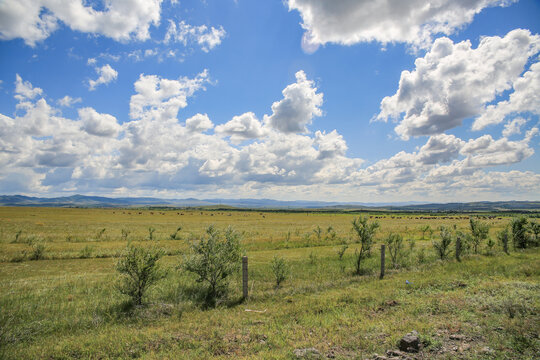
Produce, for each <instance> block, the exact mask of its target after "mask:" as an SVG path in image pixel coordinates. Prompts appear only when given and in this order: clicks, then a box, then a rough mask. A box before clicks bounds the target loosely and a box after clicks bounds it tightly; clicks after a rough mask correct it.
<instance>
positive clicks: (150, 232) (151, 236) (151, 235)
mask: <svg viewBox="0 0 540 360" xmlns="http://www.w3.org/2000/svg"><path fill="white" fill-rule="evenodd" d="M155 231H156V229H155V228H153V227H151V226H150V227H149V228H148V240H154V232H155Z"/></svg>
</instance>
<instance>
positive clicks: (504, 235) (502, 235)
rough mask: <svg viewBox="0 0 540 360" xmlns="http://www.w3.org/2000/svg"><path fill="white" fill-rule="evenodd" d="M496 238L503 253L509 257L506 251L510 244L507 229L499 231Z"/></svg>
mask: <svg viewBox="0 0 540 360" xmlns="http://www.w3.org/2000/svg"><path fill="white" fill-rule="evenodd" d="M497 238H498V239H499V242H500V243H501V245H502V247H503V251H504V252H505V253H506V254H508V255H510V252H509V250H508V243H509V242H510V234H509V233H508V227H505V228H504V229H502V230H501V231H499V232H498V233H497Z"/></svg>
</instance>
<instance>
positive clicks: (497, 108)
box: [473, 36, 540, 130]
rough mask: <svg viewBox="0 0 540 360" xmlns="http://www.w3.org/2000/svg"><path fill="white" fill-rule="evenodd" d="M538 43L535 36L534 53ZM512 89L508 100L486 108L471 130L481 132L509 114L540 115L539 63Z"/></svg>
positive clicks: (517, 81) (532, 66)
mask: <svg viewBox="0 0 540 360" xmlns="http://www.w3.org/2000/svg"><path fill="white" fill-rule="evenodd" d="M538 43H539V38H538V36H537V37H536V47H535V50H536V51H538V49H539V47H540V45H539V44H538ZM538 59H539V58H537V59H536V60H538ZM513 88H514V92H512V93H511V94H510V98H509V99H508V100H504V101H500V102H498V103H496V104H491V105H488V106H487V107H486V110H485V112H484V113H483V114H482V115H481V116H480V117H479V118H478V119H476V120H475V121H474V124H473V130H481V129H483V128H484V127H486V126H488V125H491V124H498V123H500V122H502V121H503V120H504V119H505V118H506V117H507V116H508V115H510V114H516V113H525V112H531V113H533V114H536V115H540V62H536V63H534V64H532V65H531V67H530V69H529V70H528V71H527V72H526V73H525V74H523V76H522V77H520V78H518V79H517V80H516V81H514V84H513Z"/></svg>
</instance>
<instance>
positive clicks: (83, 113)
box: [79, 107, 120, 137]
mask: <svg viewBox="0 0 540 360" xmlns="http://www.w3.org/2000/svg"><path fill="white" fill-rule="evenodd" d="M79 117H80V118H81V121H82V123H83V127H82V128H83V130H84V131H86V132H87V133H89V134H92V135H96V136H105V137H116V136H117V135H118V133H119V131H120V125H118V122H117V121H116V118H115V117H114V116H112V115H109V114H100V113H98V112H97V111H96V110H94V109H92V108H89V107H86V108H82V109H79Z"/></svg>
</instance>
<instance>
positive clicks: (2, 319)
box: [0, 208, 540, 359]
mask: <svg viewBox="0 0 540 360" xmlns="http://www.w3.org/2000/svg"><path fill="white" fill-rule="evenodd" d="M113 212H114V214H113ZM122 212H124V214H122ZM128 212H131V214H128ZM138 212H139V210H108V209H106V210H100V209H42V208H29V209H21V208H0V221H1V226H2V227H1V229H2V230H1V232H0V238H1V244H0V246H1V247H0V257H1V258H2V259H3V262H2V263H0V358H6V359H38V358H46V359H70V358H91V359H97V358H149V359H152V358H182V359H207V358H218V359H219V358H223V359H226V358H235V359H236V358H245V359H248V358H252V359H255V358H257V359H260V358H263V359H266V358H269V359H273V358H275V359H290V358H292V352H293V350H294V349H295V348H305V347H315V348H317V349H318V350H319V351H320V352H321V353H323V354H324V355H327V354H329V353H332V354H334V355H335V356H336V358H343V359H345V358H359V359H362V358H368V357H372V355H373V354H374V353H379V354H382V353H384V352H385V351H386V350H387V349H395V348H396V344H397V342H398V340H399V338H400V337H401V336H403V335H404V334H405V333H408V332H410V331H411V330H413V329H415V330H417V331H418V332H419V333H420V334H421V336H422V339H423V342H424V344H425V349H424V350H423V355H422V356H423V357H424V358H430V359H431V358H440V359H451V358H456V357H460V358H466V359H483V358H485V359H529V358H530V359H533V358H535V356H536V355H537V354H538V353H539V352H540V340H539V335H538V334H540V250H539V249H530V250H526V251H520V252H512V253H511V255H505V254H503V253H502V252H501V250H500V247H499V246H498V245H497V247H496V249H495V250H496V251H495V255H494V256H484V255H474V256H473V255H469V256H465V257H464V258H463V261H462V262H460V263H458V262H455V261H454V260H448V261H445V262H440V261H437V260H436V259H435V253H434V252H433V250H432V248H431V242H430V241H429V240H427V239H426V240H421V231H420V230H419V227H420V226H421V225H423V224H426V223H427V224H430V225H431V226H432V228H435V227H436V226H438V225H440V224H446V225H453V224H454V223H455V224H457V226H458V227H462V228H463V229H465V228H466V226H467V225H468V224H467V220H466V219H440V218H439V219H436V220H425V219H415V217H417V216H416V215H414V216H412V215H404V216H402V218H401V219H396V218H394V219H392V217H391V216H390V215H388V216H384V218H383V219H379V221H380V222H381V233H379V234H378V235H377V241H378V242H380V239H382V237H383V236H384V235H385V234H387V233H388V232H390V231H393V232H400V233H402V234H403V235H404V237H405V238H407V237H408V236H410V237H414V238H415V239H416V240H417V242H416V249H415V251H414V252H413V253H412V254H411V256H410V257H408V258H407V259H405V260H404V261H403V263H402V267H401V268H399V269H397V270H389V269H387V273H386V277H385V279H384V280H379V279H378V267H379V259H378V248H379V244H376V246H375V249H374V256H372V257H371V258H370V259H368V260H367V262H366V264H365V268H366V272H367V273H368V275H365V276H354V275H352V272H353V268H354V266H353V256H354V250H355V248H356V245H350V247H349V249H347V251H346V252H345V255H344V256H343V259H342V260H340V259H339V258H338V254H337V251H338V249H339V248H340V247H341V245H340V243H341V242H342V241H343V239H345V240H346V239H349V238H350V237H351V236H352V234H351V233H350V221H351V220H352V217H353V215H351V214H312V213H310V214H306V213H301V214H297V213H293V214H287V213H262V215H261V213H259V212H237V211H234V212H215V213H213V215H214V216H210V214H212V213H211V212H203V214H202V215H201V214H200V212H187V211H183V212H182V211H161V213H164V214H165V215H161V214H160V212H159V211H153V212H154V214H153V215H151V214H150V211H148V210H144V211H142V210H141V212H142V214H140V215H139V214H138ZM178 213H184V215H179V214H178ZM229 214H230V216H229ZM33 215H35V216H33ZM263 216H264V217H263ZM377 216H380V215H377ZM404 217H407V218H408V219H404ZM411 217H412V219H411ZM509 220H510V219H509V218H502V219H501V220H498V219H493V220H489V221H490V222H492V223H493V226H492V229H491V232H490V234H494V232H495V231H497V229H500V228H502V227H503V226H505V224H506V223H508V222H509ZM210 223H214V224H216V226H218V227H221V228H223V227H225V226H226V225H229V224H230V225H233V226H234V227H235V228H236V229H237V230H239V231H240V232H244V240H243V245H244V248H245V249H246V253H247V255H248V257H249V269H250V283H249V287H250V298H249V299H248V300H247V301H245V302H240V298H241V284H240V274H237V275H236V276H235V277H234V278H233V279H232V281H231V287H230V288H231V293H230V295H229V298H228V300H227V301H225V302H223V303H221V304H220V305H218V307H217V308H215V309H210V310H203V309H201V307H200V306H199V305H198V303H196V302H194V301H193V300H192V298H191V297H190V294H191V291H192V288H193V278H192V277H191V276H190V275H188V274H185V273H182V272H180V271H179V270H176V269H177V266H178V265H179V264H180V263H181V261H182V255H181V253H182V252H183V251H184V250H185V249H186V243H185V241H182V240H180V241H178V240H169V239H167V238H168V236H169V234H170V233H173V232H174V231H175V230H176V228H177V227H178V226H179V225H182V226H183V227H184V230H182V231H181V232H180V235H181V237H183V239H186V238H189V237H191V236H197V235H199V234H201V233H202V232H203V231H204V229H205V226H207V225H208V224H210ZM330 225H332V226H333V228H334V229H335V230H336V232H337V233H338V239H334V240H332V241H326V240H325V239H324V238H323V239H322V240H321V241H320V242H318V241H317V240H316V238H315V234H314V233H313V229H315V228H316V226H321V228H323V229H325V230H326V228H327V227H328V226H330ZM150 226H153V227H155V228H156V233H155V235H156V236H157V240H154V241H149V240H145V239H144V238H145V237H146V236H147V235H148V227H150ZM103 228H106V231H105V232H104V233H103V235H102V238H101V239H95V238H93V236H94V235H96V234H97V233H98V232H99V231H100V229H103ZM123 228H127V229H130V230H131V234H130V235H129V237H130V238H132V241H133V242H134V243H136V244H140V245H144V246H150V245H154V244H158V245H159V246H161V247H164V248H166V249H167V251H168V252H169V253H170V254H173V255H170V256H166V257H165V258H163V259H162V260H161V261H162V262H163V264H164V265H165V266H166V267H169V268H170V269H171V270H170V274H169V276H168V277H167V278H166V279H164V280H162V281H161V282H159V283H158V284H157V285H156V286H155V287H154V288H151V290H150V292H149V294H148V298H147V299H146V301H147V306H145V307H143V308H130V307H129V306H128V305H127V298H126V297H123V296H121V295H120V294H119V292H118V290H117V289H116V288H115V283H116V281H117V279H118V275H117V273H116V272H115V270H114V264H115V262H116V259H114V258H111V257H104V258H100V257H96V256H99V255H103V254H105V255H107V256H114V255H116V254H117V253H118V252H119V251H121V250H122V249H123V248H124V247H125V245H126V241H122V240H121V239H120V237H121V229H123ZM296 229H298V231H296ZM19 230H23V232H22V233H21V235H20V236H19V241H18V242H17V243H12V241H13V239H14V238H15V235H16V233H17V232H18V231H19ZM288 231H291V237H290V240H289V242H288V243H286V241H285V240H286V233H287V232H288ZM307 233H311V234H313V236H311V235H310V236H311V237H310V239H309V241H308V240H307V238H306V237H305V234H307ZM66 234H70V235H71V236H73V237H76V238H77V239H80V241H77V242H74V241H66V236H67V235H66ZM32 236H34V237H39V238H40V240H34V241H40V243H43V244H44V245H45V246H46V251H45V254H44V256H45V258H46V259H52V260H37V261H30V260H28V259H26V258H25V259H22V261H20V262H13V257H14V256H16V255H17V254H18V253H20V252H22V251H25V250H27V251H30V249H31V245H28V244H27V243H25V241H26V239H28V237H32ZM21 238H23V239H21ZM89 246H90V248H91V250H88V247H89ZM422 248H424V249H425V250H424V251H425V253H426V255H427V261H426V263H425V264H419V263H418V261H417V258H418V250H419V249H422ZM84 249H87V250H84ZM484 250H485V248H483V249H482V252H484ZM81 255H84V256H81ZM274 255H278V256H280V257H282V258H284V259H285V261H286V262H287V263H288V264H289V266H290V277H289V278H288V279H287V280H286V281H285V282H284V283H282V285H281V287H280V288H279V289H277V290H276V288H275V280H274V277H273V274H272V271H271V268H270V266H271V265H270V262H271V260H272V258H273V256H274ZM81 257H84V258H81ZM387 263H389V258H387ZM406 281H408V282H409V284H407V283H406ZM246 309H249V310H258V311H265V312H248V311H245V310H246ZM456 334H458V335H463V336H464V337H465V339H464V340H462V341H457V340H452V339H451V336H452V335H456ZM464 344H467V345H468V346H470V347H468V348H467V346H464ZM453 347H455V348H456V349H457V351H454V350H453ZM460 347H461V348H462V350H463V351H462V352H460V351H459V348H460ZM486 347H488V348H489V349H485V348H486Z"/></svg>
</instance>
